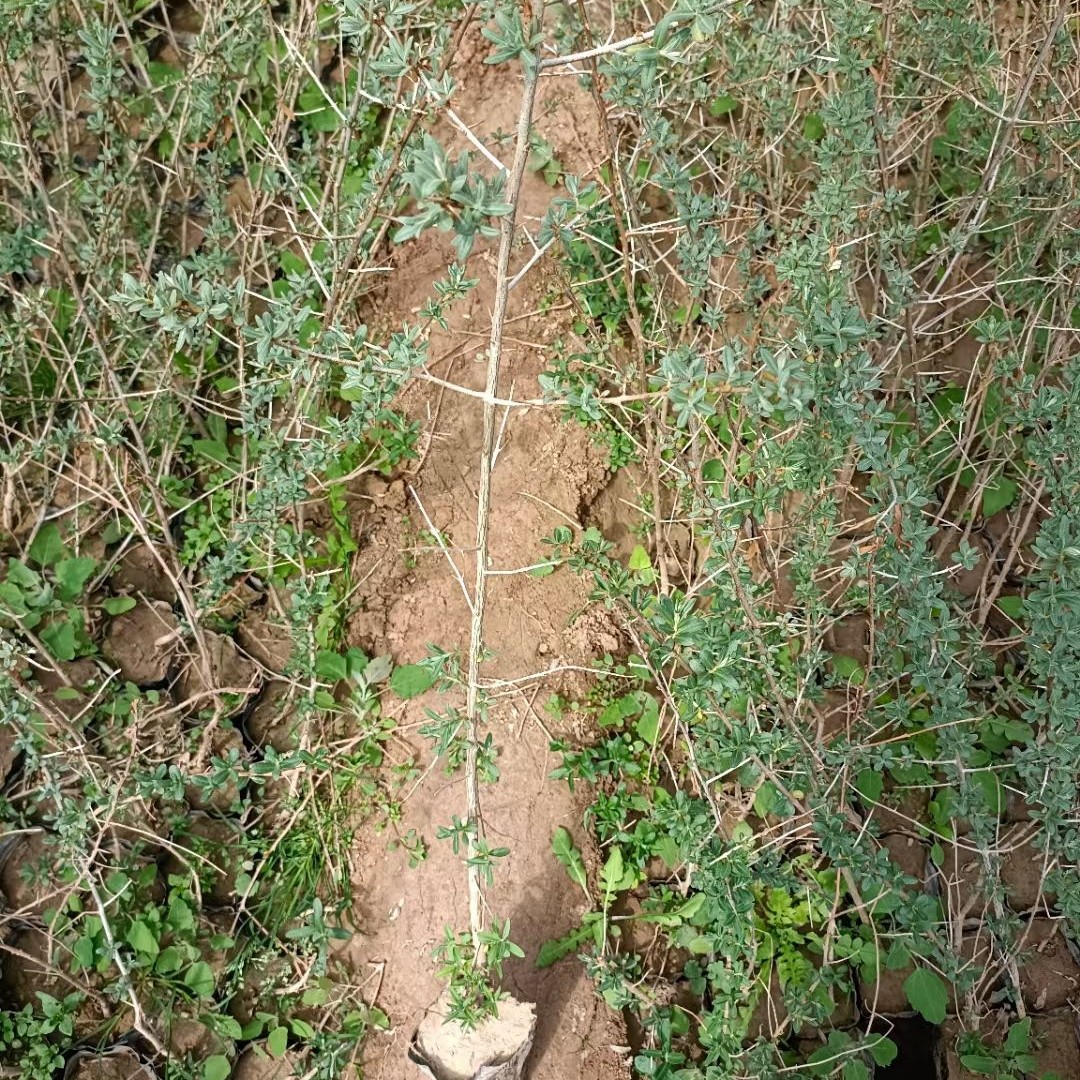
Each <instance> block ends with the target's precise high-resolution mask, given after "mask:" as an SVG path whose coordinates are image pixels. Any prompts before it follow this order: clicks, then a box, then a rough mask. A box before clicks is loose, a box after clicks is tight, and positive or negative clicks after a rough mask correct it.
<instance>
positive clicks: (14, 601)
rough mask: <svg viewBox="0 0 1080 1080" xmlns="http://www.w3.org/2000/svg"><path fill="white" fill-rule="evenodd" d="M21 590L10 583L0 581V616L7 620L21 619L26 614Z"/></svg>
mask: <svg viewBox="0 0 1080 1080" xmlns="http://www.w3.org/2000/svg"><path fill="white" fill-rule="evenodd" d="M29 610H30V609H29V608H28V607H27V606H26V601H25V599H24V598H23V592H22V589H20V588H19V587H18V585H13V584H12V583H11V582H10V581H0V615H6V616H7V617H8V618H9V619H21V618H23V617H24V616H25V615H26V614H27V613H28V612H29Z"/></svg>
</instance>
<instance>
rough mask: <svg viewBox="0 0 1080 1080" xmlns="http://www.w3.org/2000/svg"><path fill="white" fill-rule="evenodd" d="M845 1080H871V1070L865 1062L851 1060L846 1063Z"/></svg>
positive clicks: (855, 1059)
mask: <svg viewBox="0 0 1080 1080" xmlns="http://www.w3.org/2000/svg"><path fill="white" fill-rule="evenodd" d="M843 1076H844V1080H870V1070H869V1069H868V1068H867V1067H866V1063H865V1062H864V1061H860V1060H859V1059H858V1058H851V1059H850V1060H848V1061H846V1062H844V1073H843Z"/></svg>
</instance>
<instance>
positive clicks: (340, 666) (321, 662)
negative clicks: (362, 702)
mask: <svg viewBox="0 0 1080 1080" xmlns="http://www.w3.org/2000/svg"><path fill="white" fill-rule="evenodd" d="M315 674H316V675H317V676H318V677H319V678H320V679H322V680H323V681H324V682H329V683H336V682H340V681H341V680H342V679H346V678H348V676H349V666H348V664H347V663H346V661H345V657H344V656H342V655H341V654H340V653H336V652H330V651H328V650H326V649H321V650H320V651H319V652H317V653H316V654H315Z"/></svg>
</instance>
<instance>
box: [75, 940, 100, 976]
mask: <svg viewBox="0 0 1080 1080" xmlns="http://www.w3.org/2000/svg"><path fill="white" fill-rule="evenodd" d="M71 954H72V956H74V957H75V960H76V962H77V963H78V965H79V968H80V969H86V970H89V969H90V968H92V967H93V966H94V939H93V938H91V937H86V936H85V935H84V936H83V937H81V938H79V939H78V941H76V942H75V944H74V945H73V946H72V947H71Z"/></svg>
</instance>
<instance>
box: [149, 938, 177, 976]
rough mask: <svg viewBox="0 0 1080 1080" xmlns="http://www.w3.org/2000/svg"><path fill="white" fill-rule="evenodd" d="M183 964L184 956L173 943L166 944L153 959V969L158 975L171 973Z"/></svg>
mask: <svg viewBox="0 0 1080 1080" xmlns="http://www.w3.org/2000/svg"><path fill="white" fill-rule="evenodd" d="M183 966H184V958H183V956H182V955H181V953H180V950H179V949H178V948H177V947H176V946H175V945H166V946H165V948H164V949H162V950H161V952H160V953H158V958H157V959H156V960H155V961H154V970H155V971H156V972H157V973H158V974H159V975H171V974H172V973H173V972H174V971H179V970H180V969H181V968H182V967H183Z"/></svg>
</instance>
